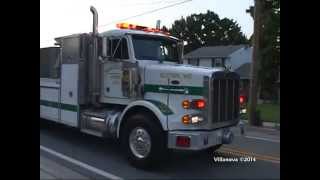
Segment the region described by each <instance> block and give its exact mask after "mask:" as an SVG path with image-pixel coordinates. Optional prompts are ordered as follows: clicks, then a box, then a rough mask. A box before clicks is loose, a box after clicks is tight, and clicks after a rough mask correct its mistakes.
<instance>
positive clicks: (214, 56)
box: [184, 44, 252, 94]
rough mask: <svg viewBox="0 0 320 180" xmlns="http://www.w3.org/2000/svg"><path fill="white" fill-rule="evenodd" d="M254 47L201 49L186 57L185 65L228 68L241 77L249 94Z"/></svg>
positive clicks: (243, 87)
mask: <svg viewBox="0 0 320 180" xmlns="http://www.w3.org/2000/svg"><path fill="white" fill-rule="evenodd" d="M251 60H252V47H249V46H248V45H244V44H243V45H228V46H208V47H201V48H198V49H196V50H194V51H191V52H189V53H187V54H185V55H184V64H191V65H194V66H205V67H226V68H228V69H229V70H230V71H234V72H237V73H238V74H239V75H240V79H241V81H240V87H241V89H242V91H243V93H244V94H249V92H248V91H249V84H250V79H251V78H250V70H251Z"/></svg>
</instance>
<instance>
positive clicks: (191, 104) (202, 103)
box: [182, 99, 206, 109]
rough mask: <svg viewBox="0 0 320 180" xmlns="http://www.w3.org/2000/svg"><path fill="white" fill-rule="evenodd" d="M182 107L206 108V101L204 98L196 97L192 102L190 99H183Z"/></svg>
mask: <svg viewBox="0 0 320 180" xmlns="http://www.w3.org/2000/svg"><path fill="white" fill-rule="evenodd" d="M182 107H183V108H184V109H190V108H192V109H204V108H205V107H206V101H205V100H204V99H195V100H192V101H191V102H190V101H189V100H184V101H182Z"/></svg>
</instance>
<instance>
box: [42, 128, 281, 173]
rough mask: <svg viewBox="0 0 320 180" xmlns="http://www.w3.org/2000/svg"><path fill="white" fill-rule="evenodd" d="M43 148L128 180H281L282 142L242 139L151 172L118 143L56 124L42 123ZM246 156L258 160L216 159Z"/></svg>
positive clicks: (176, 157) (180, 156)
mask: <svg viewBox="0 0 320 180" xmlns="http://www.w3.org/2000/svg"><path fill="white" fill-rule="evenodd" d="M40 145H41V146H43V147H46V148H50V149H52V150H54V151H56V152H59V153H61V154H64V155H66V156H68V157H71V158H74V159H76V160H78V161H81V162H83V163H86V164H88V165H90V166H93V167H95V168H98V169H100V170H103V171H105V172H108V173H111V174H113V175H116V176H118V177H121V178H124V179H128V178H130V179H131V178H134V179H150V178H161V179H163V178H193V179H194V178H210V179H211V178H212V179H280V143H277V142H266V141H262V140H258V139H250V138H245V137H239V136H237V137H236V139H235V141H234V143H233V144H231V145H228V146H223V147H222V148H221V150H219V152H217V153H212V154H207V153H205V152H196V153H180V152H179V153H178V152H175V153H172V154H171V156H170V159H169V160H167V162H166V163H165V164H163V165H162V166H160V167H157V168H155V169H153V170H148V171H146V170H140V169H136V168H134V167H132V166H130V165H129V164H128V162H127V161H126V159H125V158H124V155H123V154H122V152H121V150H120V146H119V145H118V144H117V142H115V141H114V140H109V139H101V138H98V137H94V136H90V135H86V134H83V133H80V132H79V131H77V130H76V129H73V128H69V127H66V126H62V125H57V124H54V123H47V122H46V123H41V127H40ZM41 153H42V154H43V155H44V156H46V157H48V158H54V157H51V156H50V155H49V154H46V153H45V152H41ZM246 156H254V157H256V161H255V162H215V161H214V157H230V158H238V159H239V158H240V157H246ZM56 160H57V161H61V160H59V159H56ZM60 163H63V162H60Z"/></svg>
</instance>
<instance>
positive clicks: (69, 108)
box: [40, 100, 78, 112]
mask: <svg viewBox="0 0 320 180" xmlns="http://www.w3.org/2000/svg"><path fill="white" fill-rule="evenodd" d="M40 105H42V106H48V107H53V108H58V109H63V110H67V111H73V112H78V106H77V105H71V104H63V103H58V102H53V101H46V100H40Z"/></svg>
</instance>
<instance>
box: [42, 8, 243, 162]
mask: <svg viewBox="0 0 320 180" xmlns="http://www.w3.org/2000/svg"><path fill="white" fill-rule="evenodd" d="M90 10H91V12H92V14H93V32H91V33H83V34H75V35H70V36H65V37H59V38H56V39H55V41H56V45H57V46H56V47H49V48H41V49H40V120H42V119H46V120H50V121H55V122H57V123H61V124H65V125H68V126H71V127H75V128H78V129H80V131H81V132H84V133H87V134H91V135H94V136H99V137H104V138H106V137H110V138H114V139H116V140H117V141H120V144H121V146H122V148H123V149H124V151H125V154H126V155H127V157H128V160H129V162H130V163H132V164H133V165H134V166H137V167H147V166H149V165H151V164H154V162H155V161H158V160H160V159H162V157H163V155H164V154H165V152H167V151H168V150H170V149H171V150H172V149H178V150H190V151H197V150H204V149H217V148H218V147H220V146H221V145H222V144H228V143H230V142H231V141H232V139H233V133H232V132H231V131H230V127H231V126H235V125H236V124H237V123H238V122H239V76H238V75H237V74H236V73H234V72H230V71H226V70H225V68H205V67H195V66H191V65H185V64H183V63H182V62H183V60H182V59H183V57H182V55H183V43H182V42H181V41H179V40H178V39H176V38H174V37H172V36H170V35H169V34H168V33H166V32H162V31H160V30H159V29H154V28H148V27H144V26H138V25H133V24H126V23H120V24H118V25H117V27H118V29H116V30H110V31H107V32H103V33H98V31H97V27H98V26H97V25H98V15H97V11H96V9H95V8H94V7H91V9H90Z"/></svg>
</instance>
